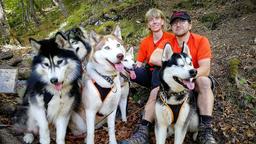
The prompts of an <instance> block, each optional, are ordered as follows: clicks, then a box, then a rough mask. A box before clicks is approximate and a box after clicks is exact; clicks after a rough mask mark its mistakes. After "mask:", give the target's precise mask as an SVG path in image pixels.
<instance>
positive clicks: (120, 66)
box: [115, 63, 124, 72]
mask: <svg viewBox="0 0 256 144" xmlns="http://www.w3.org/2000/svg"><path fill="white" fill-rule="evenodd" d="M115 68H116V70H117V71H119V72H121V71H124V65H123V64H122V63H119V64H115Z"/></svg>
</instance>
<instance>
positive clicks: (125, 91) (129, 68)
mask: <svg viewBox="0 0 256 144" xmlns="http://www.w3.org/2000/svg"><path fill="white" fill-rule="evenodd" d="M122 64H123V65H124V70H123V71H122V72H121V73H120V82H121V98H120V101H119V108H120V111H121V117H122V121H124V122H126V121H127V117H126V109H127V100H128V95H129V89H130V83H129V81H130V78H132V79H135V78H136V75H135V72H134V66H135V61H134V54H133V47H131V48H130V49H129V50H128V51H127V52H126V54H125V57H124V60H123V61H122Z"/></svg>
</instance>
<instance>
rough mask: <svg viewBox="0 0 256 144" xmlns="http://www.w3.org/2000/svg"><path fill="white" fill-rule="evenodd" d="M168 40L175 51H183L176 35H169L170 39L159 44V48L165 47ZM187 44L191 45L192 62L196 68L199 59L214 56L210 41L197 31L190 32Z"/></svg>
mask: <svg viewBox="0 0 256 144" xmlns="http://www.w3.org/2000/svg"><path fill="white" fill-rule="evenodd" d="M167 42H169V43H170V44H171V46H172V50H173V52H174V53H180V52H181V50H182V49H181V48H180V47H179V44H178V41H177V39H176V38H175V37H169V39H167V40H165V41H162V42H161V44H159V48H164V46H165V44H166V43H167ZM187 45H188V47H189V50H190V54H191V56H192V62H193V65H194V67H195V68H198V67H199V64H198V61H199V60H202V59H205V58H212V54H211V48H210V43H209V41H208V39H207V38H206V37H204V36H200V35H198V34H195V33H190V37H189V40H188V42H187Z"/></svg>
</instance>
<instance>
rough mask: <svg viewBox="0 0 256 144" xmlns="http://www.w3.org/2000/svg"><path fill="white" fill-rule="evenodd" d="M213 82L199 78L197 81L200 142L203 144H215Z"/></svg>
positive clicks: (205, 78)
mask: <svg viewBox="0 0 256 144" xmlns="http://www.w3.org/2000/svg"><path fill="white" fill-rule="evenodd" d="M211 87H212V81H211V79H209V78H208V77H198V78H197V80H196V91H197V92H198V98H197V105H198V107H199V113H200V114H199V121H200V124H199V132H198V141H199V142H200V143H203V144H215V143H216V141H215V139H214V137H213V132H212V126H211V124H212V111H213V105H214V96H213V92H212V89H211Z"/></svg>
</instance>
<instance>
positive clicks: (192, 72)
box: [189, 69, 197, 77]
mask: <svg viewBox="0 0 256 144" xmlns="http://www.w3.org/2000/svg"><path fill="white" fill-rule="evenodd" d="M189 74H190V75H191V76H192V77H195V76H196V75H197V70H196V69H192V70H189Z"/></svg>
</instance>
